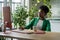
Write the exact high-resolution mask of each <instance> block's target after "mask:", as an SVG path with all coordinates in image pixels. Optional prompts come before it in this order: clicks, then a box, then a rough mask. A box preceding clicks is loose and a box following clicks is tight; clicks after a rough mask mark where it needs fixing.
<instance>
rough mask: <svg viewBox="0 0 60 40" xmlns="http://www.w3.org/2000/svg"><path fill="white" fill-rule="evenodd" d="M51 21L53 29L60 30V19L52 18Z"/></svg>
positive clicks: (54, 30)
mask: <svg viewBox="0 0 60 40" xmlns="http://www.w3.org/2000/svg"><path fill="white" fill-rule="evenodd" d="M50 22H51V31H52V32H60V20H50Z"/></svg>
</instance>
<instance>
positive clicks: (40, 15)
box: [39, 10, 46, 18]
mask: <svg viewBox="0 0 60 40" xmlns="http://www.w3.org/2000/svg"><path fill="white" fill-rule="evenodd" d="M45 15H46V14H45V12H44V11H43V10H40V11H39V17H41V18H44V17H45Z"/></svg>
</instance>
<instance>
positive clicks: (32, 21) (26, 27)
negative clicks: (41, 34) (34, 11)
mask: <svg viewBox="0 0 60 40" xmlns="http://www.w3.org/2000/svg"><path fill="white" fill-rule="evenodd" d="M34 20H35V19H34V18H33V19H32V20H31V21H30V23H29V24H28V25H26V26H25V29H30V28H32V27H33V23H34Z"/></svg>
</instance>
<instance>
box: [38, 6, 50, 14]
mask: <svg viewBox="0 0 60 40" xmlns="http://www.w3.org/2000/svg"><path fill="white" fill-rule="evenodd" d="M39 9H41V10H43V11H44V12H45V13H46V14H47V13H48V12H49V8H48V7H47V6H45V5H42V6H40V7H39Z"/></svg>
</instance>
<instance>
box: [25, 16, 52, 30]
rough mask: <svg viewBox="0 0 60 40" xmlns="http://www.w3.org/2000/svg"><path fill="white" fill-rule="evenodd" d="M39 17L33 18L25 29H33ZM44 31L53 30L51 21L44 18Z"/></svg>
mask: <svg viewBox="0 0 60 40" xmlns="http://www.w3.org/2000/svg"><path fill="white" fill-rule="evenodd" d="M39 19H40V18H39V17H36V18H33V19H32V20H31V21H30V23H29V24H28V25H26V27H25V29H30V28H31V29H33V27H34V26H36V25H37V23H38V21H39ZM41 30H43V31H51V27H50V22H49V20H46V19H44V20H43V25H42V29H41Z"/></svg>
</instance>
